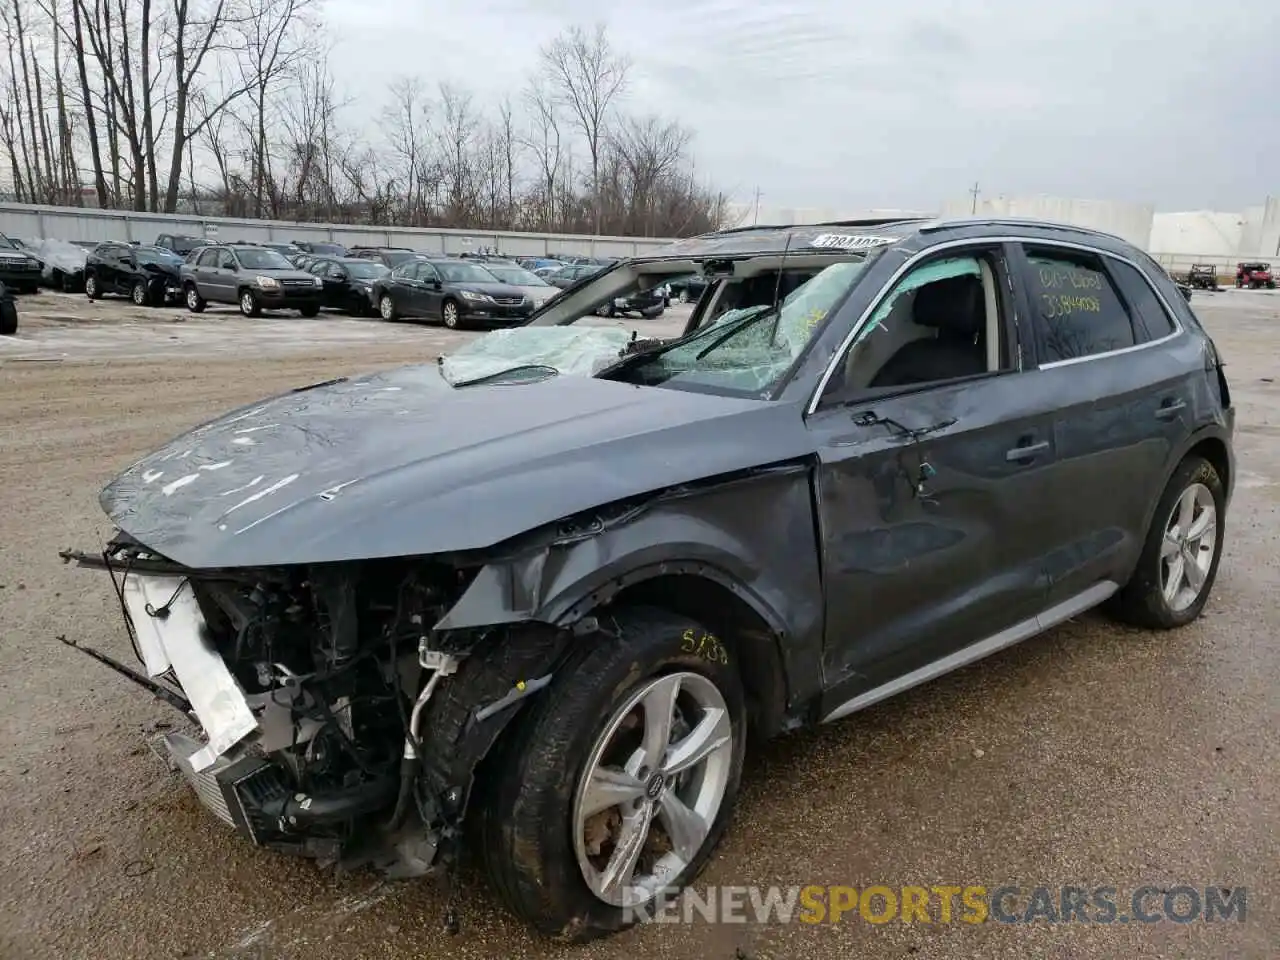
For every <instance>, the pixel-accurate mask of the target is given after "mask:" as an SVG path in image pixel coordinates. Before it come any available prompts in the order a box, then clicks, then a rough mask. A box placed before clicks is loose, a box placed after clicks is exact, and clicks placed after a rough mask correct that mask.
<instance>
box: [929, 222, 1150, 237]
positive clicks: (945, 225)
mask: <svg viewBox="0 0 1280 960" xmlns="http://www.w3.org/2000/svg"><path fill="white" fill-rule="evenodd" d="M976 225H983V226H997V227H999V226H1007V227H1052V228H1054V229H1055V230H1075V231H1076V232H1077V233H1087V234H1091V235H1092V236H1095V237H1107V238H1109V239H1111V240H1119V241H1121V242H1122V243H1128V241H1127V240H1125V239H1124V237H1122V236H1120V235H1119V234H1116V233H1108V232H1107V231H1106V230H1098V229H1096V228H1094V227H1082V226H1080V225H1079V224H1078V223H1066V222H1065V221H1062V220H1045V219H1042V218H1039V217H984V216H974V217H944V218H939V219H937V220H934V221H933V222H932V223H930V224H929V225H928V226H924V227H921V228H920V232H921V233H933V232H934V231H936V230H947V229H950V228H951V227H966V226H976Z"/></svg>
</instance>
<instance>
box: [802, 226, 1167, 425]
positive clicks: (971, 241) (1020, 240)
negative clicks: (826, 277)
mask: <svg viewBox="0 0 1280 960" xmlns="http://www.w3.org/2000/svg"><path fill="white" fill-rule="evenodd" d="M984 243H989V244H1018V245H1019V246H1018V253H1019V254H1020V255H1022V249H1021V247H1022V245H1024V244H1031V245H1032V246H1045V247H1061V248H1062V249H1064V250H1077V251H1081V252H1084V253H1091V254H1094V255H1095V256H1102V257H1110V258H1111V259H1113V260H1119V261H1120V262H1121V263H1127V264H1128V265H1129V266H1131V267H1134V268H1135V269H1137V271H1138V272H1139V273H1141V274H1142V275H1143V276H1144V277H1146V271H1144V270H1143V269H1142V267H1141V266H1140V265H1139V264H1138V263H1136V262H1135V261H1133V260H1132V259H1130V258H1129V257H1126V256H1124V255H1122V254H1118V253H1113V252H1111V251H1110V250H1102V249H1099V248H1098V247H1094V246H1090V245H1088V244H1085V243H1079V242H1076V241H1072V240H1057V239H1052V240H1051V239H1045V238H1043V237H1030V236H1026V235H1024V234H1001V235H995V236H986V237H965V238H964V239H958V240H946V241H944V242H942V243H936V244H933V245H932V246H929V247H926V248H924V249H923V250H920V251H917V252H916V253H914V254H912V255H911V256H910V257H908V258H907V259H906V260H905V261H904V262H903V263H901V264H899V265H898V269H896V270H895V271H894V272H893V274H892V275H891V276H890V277H889V278H888V280H886V281H885V283H884V285H883V286H882V287H881V288H880V291H879V292H878V293H877V294H876V295H875V297H873V298H872V300H871V302H870V303H869V304H868V305H867V306H866V308H865V309H864V310H863V311H862V313H861V314H859V316H858V319H857V320H856V321H855V322H854V324H853V326H852V327H850V328H849V332H848V333H846V334H845V336H844V339H842V340H841V341H840V346H839V347H838V348H837V349H836V350H835V352H834V353H833V354H832V359H831V360H830V361H828V362H827V366H826V369H825V370H823V372H822V376H821V377H819V378H818V384H817V386H816V387H815V388H814V390H813V392H812V393H811V394H810V395H809V402H808V403H806V404H805V408H804V415H805V416H806V417H810V416H813V414H814V413H816V412H817V410H818V405H819V402H820V401H821V399H822V394H823V392H824V391H825V390H826V388H827V384H828V382H830V380H831V378H832V376H834V375H835V371H836V369H837V367H838V365H839V363H840V361H841V359H842V358H843V357H844V354H845V351H846V350H848V349H849V347H850V346H851V345H852V344H853V341H854V339H855V338H856V337H857V335H858V333H859V332H860V331H861V330H862V327H863V326H864V325H865V324H866V322H867V320H868V319H869V318H870V317H871V316H872V314H873V313H874V312H875V311H876V309H877V308H878V307H879V306H880V301H881V300H883V299H884V297H886V296H887V295H888V294H889V292H890V291H891V290H893V288H894V287H895V286H896V285H897V283H898V281H899V280H901V279H902V277H903V276H904V275H905V274H906V272H907V271H908V270H910V269H912V268H913V267H915V266H916V264H918V263H919V262H920V261H921V260H923V259H924V258H926V257H929V256H932V255H933V254H936V253H938V252H940V251H944V250H950V249H953V248H955V247H964V246H975V245H979V244H984ZM1014 282H1015V284H1016V287H1017V289H1018V290H1021V291H1023V293H1024V294H1025V284H1024V283H1022V282H1019V281H1014ZM1147 282H1148V283H1151V280H1150V278H1149V277H1147ZM1151 288H1152V290H1153V291H1154V292H1155V294H1156V296H1157V297H1158V298H1159V300H1160V302H1161V303H1162V304H1163V305H1164V308H1165V310H1166V311H1168V313H1169V316H1170V317H1171V318H1172V319H1173V322H1174V327H1175V329H1174V331H1173V333H1170V334H1166V335H1165V336H1163V337H1161V338H1160V339H1159V340H1148V341H1147V342H1146V343H1138V344H1134V345H1133V346H1132V347H1122V348H1120V349H1119V350H1110V351H1108V352H1106V353H1092V354H1089V355H1088V356H1087V357H1072V358H1070V359H1068V360H1054V361H1051V362H1049V363H1038V364H1037V366H1035V367H1034V368H1031V369H1036V370H1052V369H1055V368H1057V367H1064V366H1070V365H1072V364H1076V363H1088V362H1089V361H1092V360H1101V359H1105V358H1108V357H1114V356H1119V355H1120V354H1124V353H1132V352H1133V351H1135V350H1146V349H1148V348H1150V347H1155V346H1159V345H1160V344H1162V343H1167V342H1168V341H1170V340H1172V339H1174V338H1175V337H1180V336H1182V334H1183V333H1184V332H1185V327H1184V326H1183V325H1182V320H1181V318H1180V317H1179V316H1178V314H1177V311H1175V310H1173V309H1172V308H1171V307H1170V306H1169V301H1168V300H1167V299H1166V298H1165V295H1164V293H1163V292H1161V290H1160V289H1159V288H1158V287H1156V286H1155V285H1154V284H1151ZM1036 359H1037V360H1039V357H1038V356H1037V358H1036Z"/></svg>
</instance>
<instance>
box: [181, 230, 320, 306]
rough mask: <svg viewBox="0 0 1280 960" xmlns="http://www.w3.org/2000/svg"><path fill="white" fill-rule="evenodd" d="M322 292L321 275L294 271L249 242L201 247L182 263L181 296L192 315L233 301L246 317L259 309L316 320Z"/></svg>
mask: <svg viewBox="0 0 1280 960" xmlns="http://www.w3.org/2000/svg"><path fill="white" fill-rule="evenodd" d="M323 288H324V285H323V283H322V282H321V280H320V278H319V277H316V276H312V275H311V274H309V273H304V272H303V271H301V270H298V269H296V268H295V267H294V266H293V264H291V263H290V262H289V261H288V260H286V259H285V258H284V256H283V255H282V254H280V253H278V252H277V251H275V250H269V249H267V248H266V247H258V246H250V245H248V244H244V245H232V244H227V245H225V246H224V245H217V246H210V247H205V248H204V249H203V250H201V251H199V253H198V254H197V255H196V256H194V257H192V258H190V259H188V260H187V262H186V263H184V264H183V265H182V292H183V297H184V298H185V300H186V304H187V309H188V310H190V311H191V312H192V313H199V312H200V311H201V310H203V309H204V308H205V306H206V305H207V304H209V303H235V304H239V306H240V312H241V313H243V314H244V315H245V316H246V317H256V316H258V315H259V314H260V313H262V311H263V310H297V311H299V312H301V314H302V315H303V316H304V317H314V316H315V315H316V314H318V313H319V312H320V298H321V294H322V292H323Z"/></svg>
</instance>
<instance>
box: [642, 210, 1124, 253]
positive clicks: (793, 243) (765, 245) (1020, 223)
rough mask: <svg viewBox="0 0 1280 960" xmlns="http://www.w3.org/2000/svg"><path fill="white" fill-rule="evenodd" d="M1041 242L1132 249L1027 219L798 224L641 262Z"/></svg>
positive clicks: (683, 245) (693, 242)
mask: <svg viewBox="0 0 1280 960" xmlns="http://www.w3.org/2000/svg"><path fill="white" fill-rule="evenodd" d="M1010 230H1015V231H1016V232H1017V233H1018V234H1019V235H1022V236H1027V237H1030V238H1033V239H1035V238H1043V239H1054V238H1058V239H1074V240H1076V241H1077V242H1082V243H1086V244H1087V245H1089V246H1093V247H1096V248H1098V249H1100V250H1105V251H1110V252H1112V253H1121V254H1123V253H1128V252H1129V251H1131V250H1132V249H1133V245H1132V244H1130V243H1129V242H1128V241H1127V240H1125V239H1123V238H1122V237H1119V236H1116V235H1114V234H1110V233H1104V232H1103V231H1101V230H1094V229H1091V228H1089V227H1082V226H1077V225H1075V224H1068V223H1059V222H1056V221H1051V220H1037V219H1033V218H1024V217H982V216H975V217H949V218H929V217H917V218H911V219H900V220H886V219H864V220H833V221H827V222H823V223H812V224H796V225H785V226H780V225H761V226H751V227H736V228H733V229H729V230H720V231H717V232H715V233H707V234H702V235H700V236H696V237H690V238H688V239H685V240H678V241H676V242H675V243H671V244H668V245H667V246H665V247H659V248H657V249H653V250H647V251H645V253H644V254H643V255H642V256H639V257H636V258H635V259H637V260H663V259H701V258H707V257H735V256H751V255H756V254H769V253H778V254H781V253H784V252H787V251H791V252H798V251H799V250H803V249H806V248H807V249H808V250H809V251H810V252H812V251H813V249H814V248H815V247H816V248H819V249H830V250H832V251H833V252H836V251H844V250H849V249H875V248H877V247H883V246H891V245H893V244H896V243H900V242H903V241H905V240H911V239H919V240H921V241H924V243H923V244H922V245H925V246H932V245H933V243H934V242H935V241H939V240H943V239H981V238H982V237H997V236H1004V235H1007V234H1008V233H1009V232H1010Z"/></svg>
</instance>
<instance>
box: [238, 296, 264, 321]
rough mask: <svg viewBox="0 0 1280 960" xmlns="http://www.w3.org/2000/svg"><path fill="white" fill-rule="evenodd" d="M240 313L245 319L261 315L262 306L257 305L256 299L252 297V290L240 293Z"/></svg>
mask: <svg viewBox="0 0 1280 960" xmlns="http://www.w3.org/2000/svg"><path fill="white" fill-rule="evenodd" d="M240 312H241V313H243V314H244V315H245V316H246V317H256V316H260V315H261V313H262V305H261V304H259V303H258V298H257V297H256V296H254V293H253V291H252V290H241V291H240Z"/></svg>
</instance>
